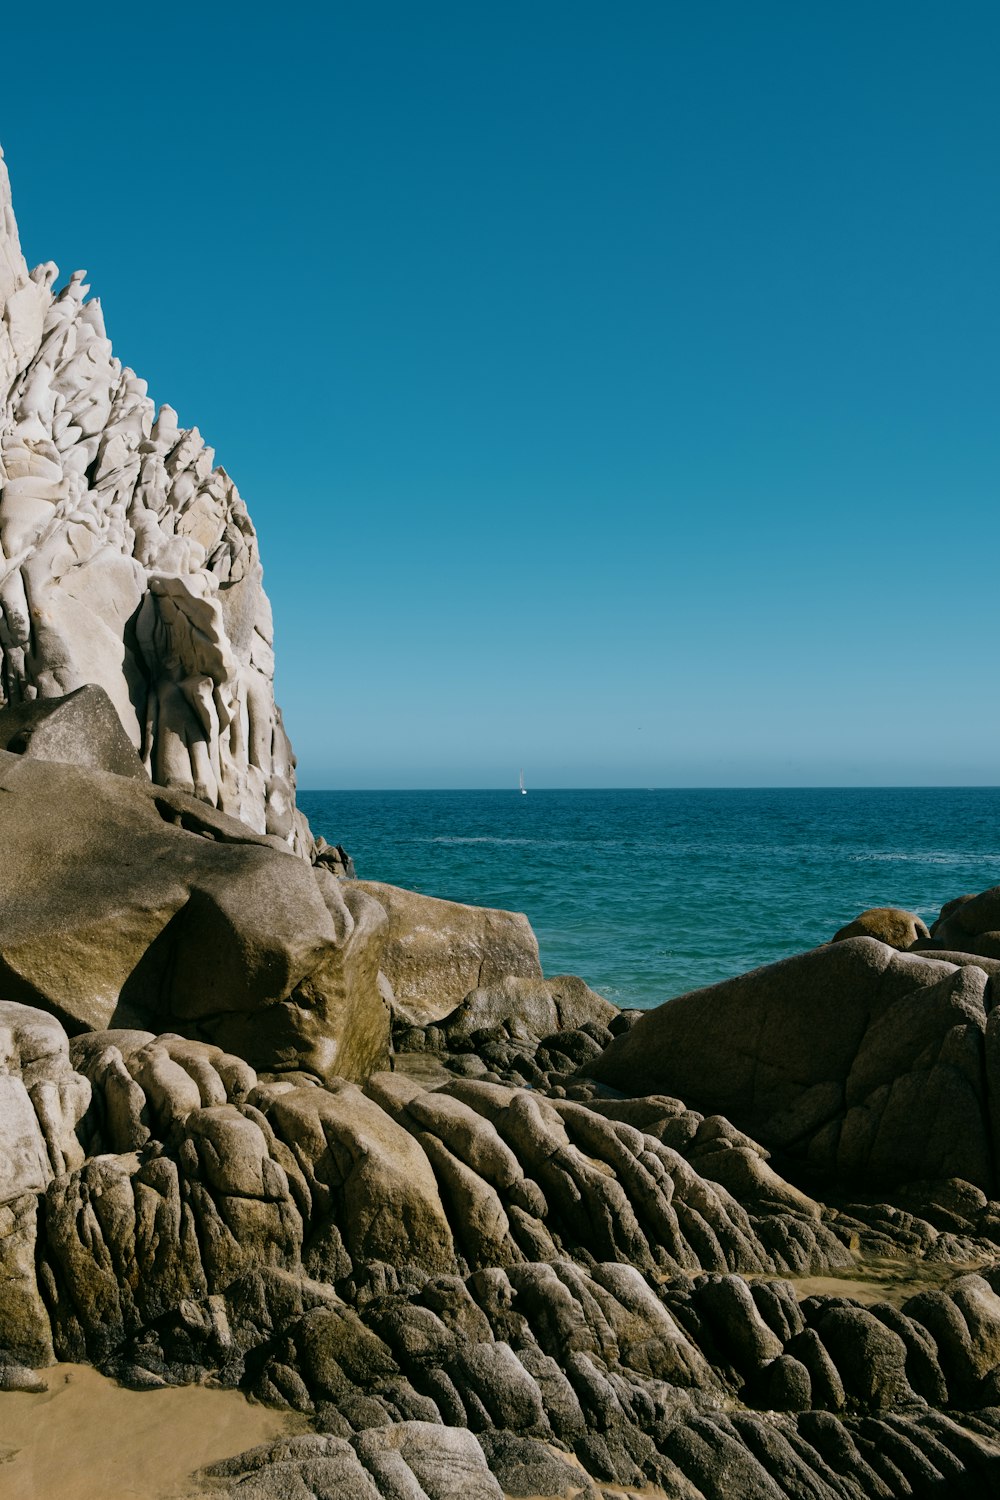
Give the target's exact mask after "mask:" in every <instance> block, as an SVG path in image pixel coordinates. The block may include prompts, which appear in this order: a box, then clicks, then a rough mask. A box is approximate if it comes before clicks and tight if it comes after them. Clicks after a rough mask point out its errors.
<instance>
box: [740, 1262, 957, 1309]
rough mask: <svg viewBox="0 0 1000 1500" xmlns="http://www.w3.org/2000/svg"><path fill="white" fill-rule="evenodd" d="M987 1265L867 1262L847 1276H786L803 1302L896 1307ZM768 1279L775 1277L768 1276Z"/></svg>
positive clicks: (785, 1278) (784, 1278) (847, 1273)
mask: <svg viewBox="0 0 1000 1500" xmlns="http://www.w3.org/2000/svg"><path fill="white" fill-rule="evenodd" d="M982 1265H983V1262H982V1261H977V1262H976V1263H975V1264H974V1265H972V1264H970V1265H946V1264H942V1265H936V1264H934V1263H933V1262H931V1263H928V1262H927V1261H880V1262H875V1263H873V1262H871V1261H869V1262H866V1263H865V1264H863V1265H859V1266H857V1267H855V1268H854V1269H852V1270H850V1271H847V1272H845V1274H844V1275H843V1276H786V1277H783V1278H782V1280H785V1281H790V1282H791V1283H792V1286H793V1287H794V1288H795V1295H796V1297H797V1298H798V1300H799V1301H800V1302H801V1301H802V1300H803V1298H805V1297H850V1298H852V1300H853V1301H855V1302H862V1303H864V1304H865V1306H866V1307H867V1306H870V1304H871V1303H873V1302H889V1303H891V1304H892V1306H893V1307H902V1305H903V1303H904V1302H906V1301H908V1300H909V1298H910V1297H915V1296H916V1295H917V1293H918V1292H936V1291H940V1289H941V1288H942V1287H946V1286H947V1285H948V1284H949V1282H952V1281H954V1280H955V1279H956V1278H957V1277H959V1276H965V1275H967V1274H968V1273H969V1272H970V1271H978V1270H980V1269H981V1268H982ZM766 1279H768V1280H772V1279H773V1278H771V1277H768V1278H766Z"/></svg>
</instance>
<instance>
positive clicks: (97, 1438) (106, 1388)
mask: <svg viewBox="0 0 1000 1500" xmlns="http://www.w3.org/2000/svg"><path fill="white" fill-rule="evenodd" d="M40 1374H41V1375H42V1378H43V1379H45V1380H47V1381H48V1386H49V1389H48V1390H47V1391H45V1392H40V1393H39V1394H37V1395H35V1394H30V1393H28V1392H23V1391H0V1500H179V1497H181V1496H194V1495H197V1494H199V1493H204V1490H200V1489H199V1487H198V1486H197V1485H196V1484H195V1483H194V1481H193V1480H191V1478H190V1476H191V1475H192V1474H193V1473H194V1471H195V1470H196V1469H199V1468H200V1467H201V1466H202V1465H203V1464H207V1463H212V1462H214V1461H215V1460H217V1459H220V1458H228V1457H229V1456H230V1455H231V1454H234V1453H241V1452H242V1451H243V1449H245V1448H252V1447H253V1446H254V1445H255V1444H257V1443H264V1442H267V1441H269V1440H270V1439H271V1438H273V1437H276V1436H278V1434H280V1433H282V1432H292V1431H296V1432H299V1431H304V1430H305V1429H304V1424H303V1419H302V1418H300V1417H298V1416H296V1415H294V1414H289V1413H287V1412H279V1411H272V1410H271V1409H270V1408H269V1407H266V1406H256V1405H254V1404H252V1403H251V1402H249V1401H247V1400H246V1399H245V1398H244V1397H243V1396H241V1395H240V1393H239V1392H238V1391H220V1390H212V1389H211V1388H209V1387H207V1386H199V1385H188V1386H170V1387H168V1388H166V1389H164V1390H155V1391H129V1390H125V1389H124V1388H123V1387H122V1386H118V1385H116V1384H115V1383H114V1381H113V1380H108V1379H107V1378H106V1377H105V1376H103V1375H100V1374H98V1372H97V1371H96V1370H94V1369H92V1368H91V1367H90V1366H89V1365H70V1364H63V1365H53V1367H52V1368H51V1369H49V1370H42V1371H40ZM11 1450H15V1451H14V1452H13V1454H12V1453H11Z"/></svg>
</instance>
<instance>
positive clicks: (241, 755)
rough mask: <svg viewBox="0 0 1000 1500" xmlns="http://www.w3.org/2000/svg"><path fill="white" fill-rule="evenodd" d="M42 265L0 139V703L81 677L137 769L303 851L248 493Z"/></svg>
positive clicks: (61, 689)
mask: <svg viewBox="0 0 1000 1500" xmlns="http://www.w3.org/2000/svg"><path fill="white" fill-rule="evenodd" d="M57 274H58V272H57V268H56V267H55V266H54V265H53V264H52V263H51V262H49V263H48V264H46V265H43V266H38V267H36V268H35V270H33V271H31V272H30V274H29V271H28V267H27V265H26V263H25V261H24V258H23V256H22V254H21V249H20V243H19V240H18V233H17V225H16V223H15V220H14V214H13V209H12V206H11V196H10V187H9V183H8V178H7V171H6V167H5V165H4V162H3V156H2V152H0V703H7V704H12V705H18V704H21V703H25V702H30V701H31V700H33V699H36V698H52V697H59V696H62V695H64V694H67V693H71V692H73V691H75V690H76V689H77V688H80V687H82V686H84V685H85V684H87V683H96V684H98V685H99V686H101V687H103V688H104V689H105V691H106V692H107V694H108V696H109V697H110V699H111V701H112V702H113V704H114V706H115V708H116V710H117V712H118V715H119V717H120V719H121V722H122V725H123V726H124V728H125V730H126V732H127V733H128V736H129V738H130V739H131V741H132V743H133V745H134V746H135V747H136V749H137V750H138V752H139V754H140V756H141V758H142V760H143V762H144V763H145V765H146V768H147V770H148V771H149V773H150V775H151V776H152V779H153V780H154V781H156V782H158V783H159V784H160V785H162V786H167V787H172V788H176V789H178V790H181V791H185V792H188V793H191V794H192V795H194V796H196V797H198V798H200V799H202V800H203V801H205V802H208V803H210V804H211V805H212V806H213V807H217V808H219V809H220V810H222V811H223V812H226V813H228V814H230V815H231V816H233V817H236V818H240V819H242V821H243V822H245V823H247V824H249V826H250V827H251V828H253V829H254V830H255V831H256V832H259V833H268V834H273V835H275V836H277V837H278V838H280V839H282V840H283V841H285V842H286V843H288V844H289V845H293V846H296V847H298V848H299V849H300V850H303V851H305V850H307V849H308V846H309V843H310V839H309V834H308V828H307V826H306V824H305V822H304V820H303V819H302V818H301V816H300V815H299V814H298V813H297V812H296V808H295V774H294V765H295V762H294V758H293V756H292V753H291V748H290V746H289V743H288V739H287V737H286V735H285V731H284V729H283V727H282V723H281V715H280V712H279V711H278V709H277V708H276V707H275V702H274V687H273V679H274V653H273V640H272V636H273V632H272V625H271V611H270V606H269V604H268V600H267V596H266V595H265V593H264V590H263V587H262V584H261V565H260V559H259V556H258V549H257V538H256V534H255V532H254V528H253V524H252V522H251V520H250V517H249V515H248V514H247V509H246V506H245V505H244V503H243V501H242V500H241V499H240V496H239V492H238V490H237V489H236V486H235V484H234V483H233V481H232V480H231V479H230V477H229V475H228V474H227V473H226V472H225V470H224V469H221V468H218V467H216V466H215V463H214V455H213V451H212V449H211V448H208V447H206V446H205V444H204V442H203V441H202V438H201V435H200V434H199V432H198V429H197V428H192V429H185V428H181V427H180V426H179V425H178V421H177V414H176V412H174V411H173V410H172V409H171V408H170V407H169V406H162V407H161V408H160V410H159V412H157V411H156V409H155V407H154V405H153V402H152V401H151V400H150V399H149V397H148V396H147V394H146V382H145V381H144V380H140V379H139V378H138V376H137V375H135V373H134V372H133V371H132V370H130V369H128V368H127V367H125V366H123V365H122V364H121V362H120V361H119V360H118V359H116V358H115V357H114V355H113V353H112V350H111V343H110V340H109V339H108V337H107V334H106V331H105V327H104V316H103V313H102V310H101V305H100V303H99V302H98V301H97V300H96V299H91V300H89V301H88V300H87V292H88V288H87V286H85V285H84V276H85V274H86V273H85V272H83V271H77V272H74V274H73V275H72V276H71V278H70V280H69V283H68V284H67V285H66V286H64V287H63V288H62V290H61V291H56V290H55V283H56V277H57Z"/></svg>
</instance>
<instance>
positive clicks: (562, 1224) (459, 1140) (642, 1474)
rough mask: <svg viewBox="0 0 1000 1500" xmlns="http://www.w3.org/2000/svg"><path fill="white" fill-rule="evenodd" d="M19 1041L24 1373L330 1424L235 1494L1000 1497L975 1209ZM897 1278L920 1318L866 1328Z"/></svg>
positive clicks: (672, 1137) (657, 1141)
mask: <svg viewBox="0 0 1000 1500" xmlns="http://www.w3.org/2000/svg"><path fill="white" fill-rule="evenodd" d="M504 1024H505V1025H508V1026H509V1021H508V1022H506V1023H504ZM585 1024H590V1025H593V1024H594V1023H593V1022H589V1023H585ZM574 1034H576V1033H573V1032H567V1033H566V1034H565V1036H564V1040H565V1042H566V1045H567V1047H568V1048H570V1049H572V1047H573V1043H572V1041H571V1040H570V1038H571V1037H572V1036H573V1035H574ZM583 1034H586V1033H583ZM0 1038H3V1039H4V1041H3V1057H2V1070H3V1071H0V1080H2V1081H3V1084H4V1090H3V1091H0V1099H2V1101H3V1105H4V1107H2V1108H0V1146H2V1147H3V1154H4V1158H5V1159H6V1160H10V1161H12V1162H14V1163H16V1171H15V1173H14V1176H12V1178H11V1180H10V1181H9V1182H7V1183H6V1184H5V1186H4V1188H3V1192H4V1195H5V1198H4V1201H3V1202H2V1203H0V1219H2V1220H3V1222H4V1224H5V1225H6V1224H7V1223H8V1222H10V1223H11V1224H12V1225H16V1224H19V1225H20V1230H21V1232H20V1238H19V1237H18V1233H17V1231H16V1228H15V1230H14V1231H12V1233H10V1234H7V1235H6V1236H4V1237H2V1238H0V1273H2V1274H3V1277H4V1280H5V1285H6V1286H7V1287H12V1288H14V1289H15V1290H16V1291H17V1292H18V1294H19V1295H18V1296H6V1297H5V1298H4V1299H3V1301H2V1302H0V1350H3V1351H5V1354H6V1360H7V1363H8V1368H9V1363H10V1360H11V1359H12V1358H18V1357H20V1358H21V1359H27V1358H29V1357H31V1358H32V1359H33V1362H36V1363H39V1362H43V1361H44V1359H45V1358H46V1357H51V1353H52V1352H53V1351H54V1352H55V1354H57V1355H58V1356H61V1357H63V1358H73V1359H81V1358H89V1359H91V1360H93V1361H95V1362H97V1363H99V1364H100V1365H101V1366H102V1367H103V1368H104V1369H105V1370H107V1371H109V1372H110V1373H114V1374H116V1375H118V1377H119V1378H122V1379H124V1380H126V1381H127V1382H128V1383H129V1384H131V1385H133V1386H137V1387H140V1388H151V1387H154V1386H156V1385H159V1384H162V1383H163V1382H164V1381H167V1382H174V1381H191V1380H199V1379H204V1378H205V1377H206V1375H209V1376H211V1377H212V1378H213V1379H215V1380H217V1381H220V1382H221V1383H223V1384H226V1385H237V1384H238V1385H240V1386H241V1387H242V1388H243V1389H245V1390H246V1391H248V1392H250V1393H252V1394H254V1395H255V1396H257V1397H258V1398H260V1399H263V1400H265V1401H268V1402H270V1403H273V1404H277V1405H281V1406H285V1407H290V1408H293V1409H294V1410H296V1411H298V1412H300V1413H302V1414H303V1415H304V1416H305V1417H306V1418H308V1420H309V1422H310V1425H311V1428H312V1430H311V1431H310V1432H309V1433H306V1434H302V1435H300V1436H295V1437H287V1438H281V1439H278V1440H277V1441H275V1442H274V1443H270V1444H267V1445H265V1446H264V1447H262V1448H258V1449H254V1450H251V1451H249V1452H247V1453H243V1454H241V1455H239V1456H238V1457H236V1458H232V1459H227V1460H225V1461H224V1462H222V1463H219V1464H216V1465H213V1466H212V1467H211V1469H209V1470H207V1471H205V1474H204V1475H203V1478H204V1480H205V1481H206V1482H207V1483H209V1484H210V1487H211V1492H212V1493H219V1494H221V1495H228V1496H231V1497H233V1500H236V1497H240V1500H254V1497H260V1500H264V1497H271V1496H274V1495H277V1494H286V1493H287V1494H289V1495H296V1496H300V1497H302V1500H305V1497H310V1496H311V1497H313V1500H319V1497H322V1496H330V1495H337V1496H338V1497H340V1496H348V1497H350V1496H363V1497H365V1500H398V1497H399V1496H406V1497H410V1500H421V1497H424V1500H453V1497H454V1496H455V1494H457V1493H461V1494H463V1495H467V1496H483V1497H484V1500H485V1497H490V1500H499V1497H500V1496H503V1495H506V1496H513V1495H539V1496H542V1495H553V1496H554V1495H565V1496H566V1497H567V1500H568V1497H570V1496H574V1495H576V1496H577V1497H579V1496H580V1495H581V1494H582V1495H585V1496H586V1497H587V1500H600V1497H601V1495H602V1493H605V1494H606V1493H608V1492H607V1491H603V1488H602V1487H603V1486H605V1485H615V1486H617V1487H621V1486H625V1487H626V1488H627V1489H628V1490H629V1491H642V1492H643V1493H648V1492H649V1487H650V1486H653V1485H659V1486H660V1487H661V1493H662V1492H665V1493H666V1494H668V1495H672V1496H682V1497H685V1500H699V1497H702V1500H732V1496H734V1495H743V1496H747V1497H757V1496H769V1495H773V1496H776V1497H777V1496H781V1495H790V1494H794V1495H799V1494H801V1495H809V1496H813V1497H817V1500H823V1497H830V1500H835V1497H857V1500H862V1497H866V1496H879V1497H885V1500H890V1497H895V1496H901V1495H912V1496H926V1497H927V1500H935V1497H937V1496H938V1495H940V1494H944V1493H948V1494H952V1493H954V1494H964V1495H969V1496H977V1495H987V1494H990V1493H995V1487H996V1482H997V1479H998V1476H1000V1422H998V1415H1000V1295H998V1290H1000V1268H998V1261H997V1241H998V1225H1000V1218H998V1215H997V1208H998V1205H997V1204H995V1203H989V1202H988V1201H987V1200H986V1198H985V1195H984V1194H982V1193H978V1194H977V1193H976V1191H975V1190H974V1189H972V1188H971V1187H970V1186H969V1185H968V1184H965V1185H961V1184H957V1183H953V1184H951V1185H950V1188H948V1187H946V1186H945V1185H944V1184H941V1185H939V1189H938V1191H937V1193H936V1197H937V1199H939V1200H940V1202H932V1201H931V1200H932V1199H934V1198H935V1194H934V1193H926V1192H925V1194H924V1200H923V1202H922V1204H921V1205H920V1209H921V1214H922V1215H925V1216H920V1215H918V1213H917V1212H916V1207H917V1205H916V1197H915V1196H914V1193H911V1201H912V1203H913V1206H914V1210H915V1211H914V1212H906V1211H904V1210H903V1209H901V1208H891V1207H890V1206H889V1205H881V1206H872V1205H869V1207H868V1208H867V1209H865V1208H864V1207H863V1206H860V1205H852V1206H851V1208H850V1209H849V1210H847V1209H843V1208H831V1207H828V1206H825V1205H823V1204H820V1203H819V1202H817V1201H814V1200H810V1199H807V1198H806V1197H805V1196H804V1195H803V1194H802V1193H801V1192H800V1191H798V1190H796V1189H795V1188H793V1187H792V1185H791V1184H789V1183H787V1182H784V1180H783V1179H781V1178H780V1177H779V1176H778V1175H777V1174H776V1173H774V1172H773V1171H769V1172H767V1173H764V1174H762V1175H759V1176H757V1177H756V1178H755V1177H754V1176H753V1174H752V1173H750V1174H745V1175H744V1176H743V1177H742V1178H740V1179H738V1183H739V1186H738V1188H737V1189H735V1190H731V1189H729V1188H727V1187H726V1186H725V1185H724V1184H723V1183H722V1182H721V1181H719V1180H717V1178H716V1177H714V1176H713V1173H714V1172H715V1171H716V1167H717V1165H718V1160H717V1159H718V1158H719V1157H720V1156H725V1155H727V1154H728V1155H729V1156H736V1155H737V1154H743V1155H745V1156H746V1157H748V1158H753V1159H754V1160H756V1161H758V1162H760V1163H762V1164H763V1163H764V1162H765V1159H766V1152H765V1151H764V1149H763V1148H762V1147H760V1146H759V1144H757V1143H756V1142H754V1141H753V1140H752V1139H751V1138H749V1137H747V1136H745V1135H743V1134H741V1133H740V1132H739V1131H738V1130H736V1129H735V1127H733V1126H732V1125H731V1124H730V1123H729V1122H728V1121H727V1120H725V1119H724V1118H723V1117H721V1116H718V1115H716V1116H708V1117H706V1116H702V1115H699V1114H697V1113H696V1112H695V1111H692V1110H689V1109H686V1108H685V1107H684V1105H683V1103H682V1102H681V1101H680V1100H677V1099H671V1098H669V1097H667V1096H665V1095H654V1096H642V1097H638V1098H632V1099H623V1098H608V1097H601V1096H600V1095H599V1094H597V1093H595V1092H594V1087H595V1086H594V1085H593V1084H581V1083H579V1082H574V1080H573V1075H572V1073H571V1072H564V1073H562V1074H561V1075H558V1072H557V1069H555V1068H550V1069H549V1077H548V1081H547V1083H546V1088H547V1089H548V1094H545V1093H542V1092H541V1091H539V1090H538V1089H535V1090H531V1091H529V1090H526V1089H524V1088H523V1087H521V1086H517V1085H511V1084H506V1083H502V1082H499V1081H496V1082H490V1081H483V1080H482V1079H481V1078H480V1079H478V1080H470V1079H467V1078H462V1077H455V1078H453V1079H452V1080H451V1082H446V1083H442V1084H440V1085H439V1086H437V1087H435V1088H431V1089H428V1088H426V1087H424V1086H423V1085H422V1084H420V1083H418V1082H417V1081H415V1080H414V1079H412V1078H409V1077H407V1076H406V1075H405V1074H404V1073H402V1072H400V1071H398V1070H397V1071H396V1072H394V1073H382V1074H379V1075H376V1076H374V1077H372V1078H371V1079H369V1080H368V1082H367V1083H366V1084H365V1086H364V1088H363V1089H362V1088H358V1087H357V1086H355V1085H351V1084H347V1083H344V1082H342V1081H332V1082H331V1083H330V1084H329V1085H328V1086H326V1087H323V1086H322V1085H320V1084H318V1083H315V1082H307V1081H306V1080H305V1079H304V1078H303V1076H302V1075H291V1076H288V1077H281V1076H277V1077H275V1076H271V1077H260V1076H258V1075H257V1074H256V1073H255V1071H254V1069H253V1068H252V1067H250V1066H249V1065H248V1064H247V1063H246V1062H245V1061H244V1060H243V1059H241V1058H239V1057H238V1056H236V1055H234V1054H232V1053H227V1052H226V1051H225V1050H224V1049H222V1048H221V1047H218V1046H213V1045H210V1044H206V1043H202V1042H196V1041H191V1040H185V1039H182V1038H180V1037H178V1036H173V1035H169V1034H166V1035H159V1036H156V1035H153V1034H152V1033H150V1032H148V1031H135V1030H132V1031H128V1030H117V1031H106V1032H89V1033H84V1034H82V1035H80V1036H78V1037H76V1038H74V1039H73V1041H72V1042H71V1043H70V1044H69V1046H68V1047H67V1043H66V1039H65V1036H64V1035H63V1034H62V1032H61V1028H60V1026H59V1024H58V1022H56V1021H54V1020H53V1019H52V1018H51V1017H49V1016H46V1015H44V1014H42V1013H40V1012H36V1011H32V1010H31V1009H29V1008H27V1007H24V1006H17V1005H5V1006H2V1007H0ZM527 1045H528V1044H527V1043H526V1042H525V1039H524V1038H523V1036H522V1037H521V1039H520V1041H519V1046H520V1047H521V1048H522V1049H523V1048H525V1047H527ZM535 1051H536V1056H542V1057H543V1059H548V1060H550V1061H551V1059H552V1056H553V1052H554V1038H553V1037H548V1038H546V1039H545V1045H544V1046H543V1045H542V1044H541V1043H540V1042H539V1041H538V1039H537V1038H536V1039H535ZM455 1055H456V1056H457V1055H462V1054H455ZM566 1056H567V1061H569V1060H570V1059H569V1055H568V1053H567V1054H566ZM518 1066H519V1067H521V1066H523V1052H522V1053H519V1055H518ZM491 1071H494V1076H496V1074H495V1070H491ZM557 1076H560V1077H561V1078H562V1080H563V1081H562V1083H561V1084H560V1083H556V1082H555V1081H554V1080H555V1078H556V1077H557ZM559 1090H561V1093H560V1092H558V1091H559ZM570 1091H572V1092H573V1093H575V1095H576V1097H572V1098H571V1097H568V1093H569V1092H570ZM588 1091H589V1092H588ZM8 1193H9V1194H11V1195H12V1196H7V1194H8ZM916 1196H919V1194H917V1195H916ZM36 1204H37V1211H36ZM25 1208H30V1210H31V1211H30V1213H26V1212H24V1211H23V1210H24V1209H25ZM18 1214H20V1217H19V1218H18ZM36 1226H37V1228H36ZM29 1229H30V1244H28V1242H27V1235H28V1230H29ZM887 1257H892V1259H893V1260H894V1261H895V1262H896V1263H897V1266H899V1265H901V1264H902V1263H903V1262H904V1261H907V1262H908V1264H909V1272H910V1276H911V1281H910V1284H909V1285H908V1286H905V1287H903V1288H901V1289H900V1288H897V1289H896V1290H895V1291H894V1290H893V1284H892V1282H891V1280H890V1279H885V1280H884V1281H883V1282H879V1281H878V1280H877V1279H876V1280H872V1281H870V1282H869V1288H870V1290H869V1292H868V1294H867V1295H866V1297H865V1299H864V1300H859V1299H858V1298H857V1297H856V1296H853V1295H852V1293H853V1292H854V1291H855V1289H856V1288H857V1287H858V1286H859V1285H861V1284H862V1283H861V1282H858V1281H854V1280H852V1279H850V1278H853V1277H861V1278H864V1276H865V1275H866V1270H865V1266H866V1264H867V1265H868V1266H869V1267H870V1268H874V1267H877V1266H878V1265H879V1264H881V1265H882V1266H884V1264H885V1260H886V1258H887ZM867 1274H868V1275H869V1276H871V1275H875V1276H876V1277H877V1275H878V1274H883V1275H884V1271H883V1272H882V1273H879V1272H878V1271H877V1270H875V1271H873V1270H869V1272H868V1273H867ZM816 1277H819V1278H820V1279H819V1280H818V1281H817V1280H814V1279H806V1278H816ZM837 1278H846V1279H843V1280H838V1279H837ZM840 1288H842V1290H843V1293H844V1294H843V1295H839V1294H838V1289H840ZM883 1288H884V1290H885V1295H884V1296H883V1295H880V1293H881V1291H882V1289H883ZM26 1333H27V1334H31V1335H33V1336H34V1338H35V1343H34V1344H32V1342H31V1339H30V1338H29V1337H26ZM19 1341H20V1342H19ZM615 1493H621V1489H620V1488H618V1489H616V1490H615Z"/></svg>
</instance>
